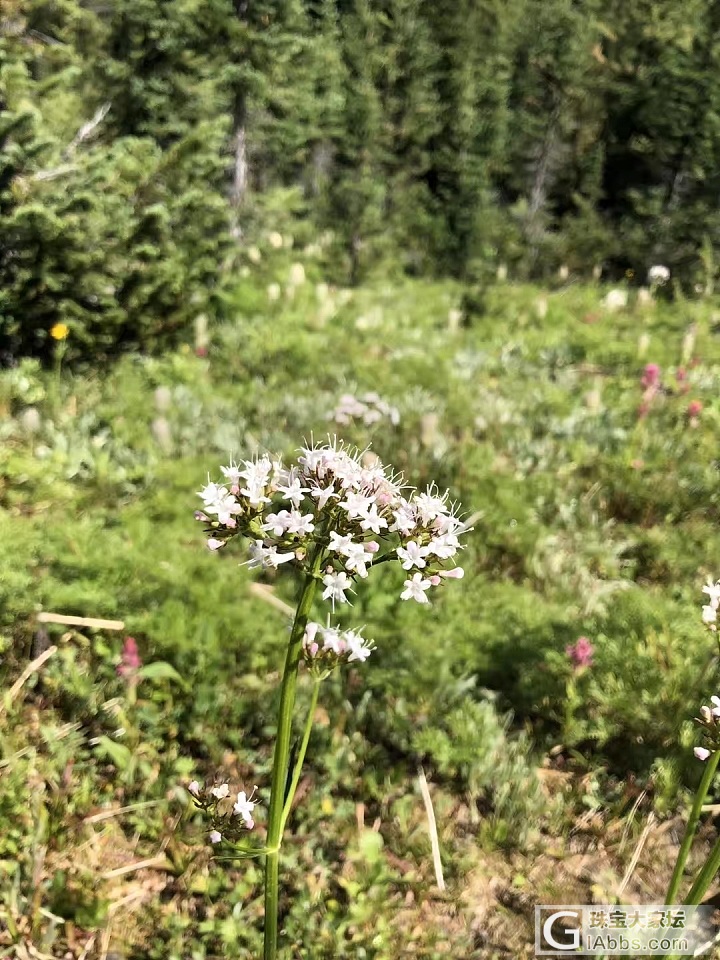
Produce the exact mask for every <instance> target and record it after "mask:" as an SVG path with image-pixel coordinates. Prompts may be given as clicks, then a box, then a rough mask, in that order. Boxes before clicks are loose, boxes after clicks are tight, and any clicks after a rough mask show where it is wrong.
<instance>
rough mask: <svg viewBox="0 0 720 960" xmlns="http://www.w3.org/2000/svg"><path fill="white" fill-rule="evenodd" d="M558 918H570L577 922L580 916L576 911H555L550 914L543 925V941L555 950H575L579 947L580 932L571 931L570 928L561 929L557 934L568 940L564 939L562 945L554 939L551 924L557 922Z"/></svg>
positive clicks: (576, 930)
mask: <svg viewBox="0 0 720 960" xmlns="http://www.w3.org/2000/svg"><path fill="white" fill-rule="evenodd" d="M560 917H572V918H573V919H574V920H578V919H579V918H580V915H579V914H578V912H577V911H576V910H557V911H556V912H555V913H551V914H550V916H549V917H548V918H547V919H546V920H545V922H544V923H543V927H542V932H543V939H544V940H545V942H546V943H548V944H549V945H550V946H551V947H553V948H554V949H555V950H577V948H578V947H579V946H580V930H578V929H573V928H572V927H563V928H562V930H559V931H558V933H559V934H561V935H564V937H566V938H569V942H568V939H566V940H565V942H564V943H560V941H559V940H556V939H555V937H554V935H553V924H554V923H555V921H556V920H559V919H560Z"/></svg>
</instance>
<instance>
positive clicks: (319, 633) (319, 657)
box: [303, 620, 375, 675]
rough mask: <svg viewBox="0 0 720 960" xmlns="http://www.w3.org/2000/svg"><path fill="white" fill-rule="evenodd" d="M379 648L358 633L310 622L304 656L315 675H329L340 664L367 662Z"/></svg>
mask: <svg viewBox="0 0 720 960" xmlns="http://www.w3.org/2000/svg"><path fill="white" fill-rule="evenodd" d="M374 649H375V644H374V642H373V641H372V640H366V639H365V638H364V637H361V636H360V634H359V633H357V631H355V630H340V629H338V627H332V626H330V624H328V625H327V626H326V627H323V625H322V624H320V623H316V622H315V621H312V620H311V621H310V623H308V625H307V626H306V627H305V635H304V636H303V656H304V658H305V662H306V663H307V664H308V666H309V667H310V670H311V671H312V672H317V673H318V674H320V675H324V674H327V673H328V672H329V671H330V670H332V669H333V667H335V666H337V665H338V664H339V663H352V662H353V661H355V660H359V661H360V662H361V663H364V662H365V661H366V660H367V658H368V657H369V656H370V654H371V653H372V651H373V650H374Z"/></svg>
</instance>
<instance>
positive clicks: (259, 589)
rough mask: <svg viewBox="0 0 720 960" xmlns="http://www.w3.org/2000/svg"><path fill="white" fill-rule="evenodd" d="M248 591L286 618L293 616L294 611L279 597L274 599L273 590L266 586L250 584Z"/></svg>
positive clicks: (263, 584)
mask: <svg viewBox="0 0 720 960" xmlns="http://www.w3.org/2000/svg"><path fill="white" fill-rule="evenodd" d="M248 589H249V591H250V593H251V594H252V595H253V596H254V597H259V598H260V599H261V600H264V601H265V603H269V604H270V606H271V607H275V609H276V610H279V611H280V613H284V614H285V616H286V617H290V619H292V618H293V617H294V616H295V610H294V609H293V608H292V607H290V606H288V604H287V603H285V601H284V600H281V599H280V597H276V596H275V592H274V591H273V588H272V587H270V586H268V585H267V584H265V583H251V584H250V586H249V588H248Z"/></svg>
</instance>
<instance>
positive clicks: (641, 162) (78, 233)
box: [0, 0, 720, 364]
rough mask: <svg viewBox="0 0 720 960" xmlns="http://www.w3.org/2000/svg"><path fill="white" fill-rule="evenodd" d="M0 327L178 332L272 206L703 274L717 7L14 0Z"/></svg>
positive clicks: (93, 340) (338, 255)
mask: <svg viewBox="0 0 720 960" xmlns="http://www.w3.org/2000/svg"><path fill="white" fill-rule="evenodd" d="M1 16H2V20H1V21H0V227H1V228H2V229H1V231H0V234H1V237H2V239H1V240H0V351H2V357H3V359H4V362H5V363H6V364H7V363H9V362H12V360H13V358H15V359H16V358H17V357H18V356H21V355H26V354H30V355H35V356H40V357H43V358H44V359H47V358H48V357H49V356H50V354H51V352H52V343H51V342H50V341H49V338H48V331H49V330H50V329H51V327H52V326H53V324H55V323H57V322H62V323H68V324H71V325H72V327H73V331H74V334H75V335H74V337H73V341H72V344H71V345H69V346H68V353H69V356H70V357H76V358H77V357H81V356H84V357H86V358H91V359H93V360H94V361H97V360H99V359H100V358H101V357H102V356H111V355H114V354H116V353H118V352H119V351H123V350H128V349H136V348H137V347H138V346H141V347H142V348H144V349H155V348H157V347H161V346H172V345H173V344H174V343H177V342H178V339H179V337H180V335H181V332H182V331H183V330H187V329H188V326H189V324H191V323H192V319H193V317H194V316H195V315H196V314H197V313H198V312H204V311H209V312H210V313H211V315H212V316H220V317H225V318H226V317H227V302H226V300H225V297H224V294H225V293H226V290H227V281H228V278H232V277H233V276H234V274H235V271H236V268H237V265H238V258H239V256H240V251H241V250H242V249H243V248H244V249H247V247H248V246H249V245H252V244H254V243H256V242H257V240H258V239H259V237H260V231H261V230H262V229H264V228H265V227H266V226H267V223H268V221H272V222H273V227H276V228H279V229H280V230H281V232H285V231H284V230H283V229H282V225H281V224H279V223H278V217H277V214H278V213H281V215H282V216H281V218H280V219H282V220H284V222H285V223H286V225H288V226H289V225H290V224H291V225H292V226H291V227H289V229H290V232H291V233H292V234H293V236H294V239H295V240H296V242H301V243H302V244H303V245H310V246H311V248H313V249H314V248H315V242H314V239H313V238H314V237H315V235H317V234H318V233H322V232H323V231H324V230H326V229H330V230H331V231H332V243H330V244H328V245H326V246H325V247H324V249H323V252H322V260H323V264H324V266H325V267H326V270H327V273H328V276H329V278H330V279H333V280H335V281H336V282H341V283H347V282H352V283H355V282H357V281H359V280H360V279H362V278H363V277H364V276H367V274H368V272H369V271H371V270H372V269H373V268H374V267H376V266H377V264H378V263H379V262H386V261H387V259H388V257H389V258H390V260H391V261H392V263H393V266H394V268H395V269H396V270H397V271H399V272H401V273H405V274H411V275H423V276H437V275H448V274H449V275H453V276H457V277H460V278H462V279H465V280H472V281H474V282H477V283H479V284H483V283H484V282H486V280H487V278H488V274H491V275H494V272H495V270H496V268H497V267H498V266H502V268H503V269H505V268H508V269H510V271H511V273H512V275H513V276H516V277H521V278H526V279H527V278H535V279H539V278H543V277H549V276H552V275H554V273H555V272H556V271H557V269H558V268H559V267H561V266H565V267H566V268H568V269H569V270H570V271H573V272H575V273H578V272H579V273H582V274H584V275H586V276H588V275H590V274H591V272H592V271H593V270H599V271H602V272H603V274H604V276H605V277H607V278H610V279H611V280H615V279H617V278H619V277H622V276H624V275H625V273H626V271H632V272H634V275H635V276H636V277H637V278H638V279H639V280H641V281H642V280H643V279H644V277H645V273H646V270H647V268H648V267H649V266H651V265H652V264H654V263H661V264H666V265H667V266H669V267H670V268H671V269H672V271H673V276H674V277H675V278H676V280H677V281H678V282H679V283H680V284H682V286H683V287H684V288H685V289H686V290H693V289H694V287H695V286H696V285H698V284H699V285H701V286H702V288H703V289H706V288H707V289H709V290H712V287H713V285H714V282H715V275H716V272H717V264H716V259H717V258H716V256H715V255H714V251H715V249H716V248H717V246H718V242H719V239H720V238H719V230H720V226H719V224H720V221H719V219H718V206H717V183H716V177H717V173H716V171H717V170H718V169H719V168H720V162H719V159H720V158H719V152H720V133H719V132H718V131H719V130H720V126H719V124H718V117H720V83H719V82H718V79H717V78H718V76H720V70H718V57H719V56H720V34H719V32H718V31H719V29H720V21H718V17H719V16H720V15H719V14H718V13H717V10H716V9H715V7H714V6H713V5H712V4H710V5H708V4H705V3H702V2H699V0H698V2H693V3H690V4H686V5H685V6H683V7H682V9H681V8H679V7H678V5H677V4H676V3H673V2H671V0H653V2H645V0H635V2H633V3H630V4H628V3H620V2H610V3H607V2H602V3H600V2H599V0H583V2H582V3H575V2H572V0H462V2H456V0H452V2H447V3H444V2H433V3H428V2H426V0H382V2H374V3H371V2H368V0H351V2H346V0H343V2H338V0H283V2H280V3H277V2H263V0H260V2H253V3H246V2H244V0H163V2H162V3H158V2H155V0H119V2H115V3H113V4H111V5H105V4H101V3H92V2H91V3H81V2H78V0H22V2H20V0H5V3H4V4H3V8H2V13H1Z"/></svg>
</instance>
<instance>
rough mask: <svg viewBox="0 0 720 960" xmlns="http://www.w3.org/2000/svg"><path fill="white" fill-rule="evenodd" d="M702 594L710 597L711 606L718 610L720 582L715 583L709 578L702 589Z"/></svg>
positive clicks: (719, 604)
mask: <svg viewBox="0 0 720 960" xmlns="http://www.w3.org/2000/svg"><path fill="white" fill-rule="evenodd" d="M702 592H703V593H706V594H707V595H708V599H709V602H710V605H711V606H713V607H715V608H716V609H717V607H718V606H720V580H718V581H717V582H715V583H713V581H712V580H711V579H710V578H709V577H708V582H707V583H706V584H705V586H704V587H703V588H702Z"/></svg>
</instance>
